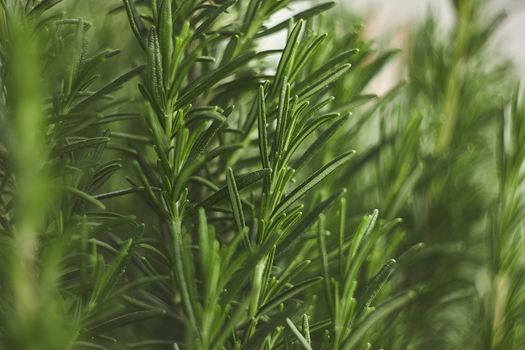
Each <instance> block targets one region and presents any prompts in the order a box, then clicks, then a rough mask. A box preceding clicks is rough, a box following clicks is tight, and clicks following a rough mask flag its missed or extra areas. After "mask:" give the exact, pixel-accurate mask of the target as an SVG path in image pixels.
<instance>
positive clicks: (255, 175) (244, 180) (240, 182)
mask: <svg viewBox="0 0 525 350" xmlns="http://www.w3.org/2000/svg"><path fill="white" fill-rule="evenodd" d="M269 172H270V170H269V169H262V170H257V171H254V172H252V173H249V174H245V175H240V176H238V177H236V178H235V183H236V184H237V189H238V190H239V191H240V190H242V189H243V188H245V187H248V186H249V185H251V184H253V183H255V182H257V181H259V180H261V179H262V178H264V177H265V176H268V174H269ZM226 198H228V186H224V187H222V188H221V189H220V190H218V191H217V192H215V193H214V194H212V195H211V196H209V197H208V198H206V199H205V200H203V201H202V202H200V203H198V204H196V205H195V206H194V207H192V208H190V209H189V210H188V211H187V212H186V213H185V214H186V215H190V214H192V213H193V212H194V211H195V210H196V209H198V208H208V207H211V206H213V205H215V204H217V203H218V202H220V201H222V200H224V199H226Z"/></svg>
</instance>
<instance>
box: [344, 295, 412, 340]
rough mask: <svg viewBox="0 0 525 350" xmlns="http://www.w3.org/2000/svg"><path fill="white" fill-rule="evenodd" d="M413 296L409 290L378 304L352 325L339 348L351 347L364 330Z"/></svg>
mask: <svg viewBox="0 0 525 350" xmlns="http://www.w3.org/2000/svg"><path fill="white" fill-rule="evenodd" d="M415 296H416V293H415V292H413V291H409V292H406V293H403V294H401V295H398V296H396V297H393V298H392V299H390V300H388V301H386V302H385V303H383V304H381V305H380V306H378V307H377V309H375V310H374V311H373V312H371V313H370V314H369V315H368V316H367V317H366V318H365V319H364V320H363V321H362V322H360V323H358V324H357V325H356V326H355V327H354V329H353V330H352V332H351V333H350V335H348V336H347V338H346V339H345V340H344V341H343V343H342V345H341V349H343V350H350V349H353V348H354V346H355V345H356V344H357V343H358V342H359V341H361V340H362V338H363V336H364V334H365V333H366V331H368V330H369V329H370V328H371V327H372V326H373V325H374V324H375V323H376V322H377V321H379V320H380V319H382V318H383V317H385V316H386V315H388V314H390V313H392V312H393V311H395V310H397V309H399V308H400V307H402V306H403V305H405V304H407V303H408V302H410V301H411V300H412V299H414V298H415Z"/></svg>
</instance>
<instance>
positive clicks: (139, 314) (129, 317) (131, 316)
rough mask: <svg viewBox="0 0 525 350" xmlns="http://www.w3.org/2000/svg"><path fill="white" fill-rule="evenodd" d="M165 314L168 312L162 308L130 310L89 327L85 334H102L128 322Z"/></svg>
mask: <svg viewBox="0 0 525 350" xmlns="http://www.w3.org/2000/svg"><path fill="white" fill-rule="evenodd" d="M165 314H166V311H164V310H161V309H155V310H143V311H135V312H130V313H127V314H124V315H121V316H118V317H115V318H113V319H109V320H107V321H104V322H102V323H100V324H98V325H96V326H94V327H92V328H89V329H87V330H86V331H85V334H87V335H96V334H101V333H105V332H108V331H111V330H113V329H115V328H119V327H123V326H126V325H128V324H132V323H137V322H142V321H145V320H148V319H151V318H155V317H159V316H163V315H165Z"/></svg>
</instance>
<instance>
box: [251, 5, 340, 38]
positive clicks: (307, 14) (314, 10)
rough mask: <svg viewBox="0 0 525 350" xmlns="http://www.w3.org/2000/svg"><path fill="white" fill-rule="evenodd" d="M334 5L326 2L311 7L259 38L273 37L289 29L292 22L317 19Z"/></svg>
mask: <svg viewBox="0 0 525 350" xmlns="http://www.w3.org/2000/svg"><path fill="white" fill-rule="evenodd" d="M334 5H335V2H334V1H330V2H325V3H323V4H320V5H317V6H314V7H311V8H309V9H307V10H304V11H301V12H299V13H297V14H295V15H293V16H292V17H291V18H289V19H287V20H284V21H282V22H280V23H279V24H276V25H274V26H273V27H271V28H268V29H265V30H263V31H262V32H260V33H258V34H257V37H263V36H267V35H271V34H274V33H276V32H278V31H280V30H283V29H285V28H287V27H288V26H289V24H290V22H292V21H293V22H297V21H299V20H307V19H309V18H311V17H315V16H317V15H319V14H320V13H323V12H325V11H327V10H329V9H331V8H332V7H334Z"/></svg>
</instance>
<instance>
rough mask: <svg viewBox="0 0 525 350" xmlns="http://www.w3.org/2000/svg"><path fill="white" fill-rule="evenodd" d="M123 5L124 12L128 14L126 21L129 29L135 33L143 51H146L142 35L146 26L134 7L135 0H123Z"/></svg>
mask: <svg viewBox="0 0 525 350" xmlns="http://www.w3.org/2000/svg"><path fill="white" fill-rule="evenodd" d="M123 1H124V6H125V7H126V14H127V15H128V21H129V25H130V26H131V30H132V31H133V34H135V37H136V38H137V41H138V42H139V44H140V47H142V49H143V50H144V52H147V46H146V43H145V40H144V37H143V36H144V35H145V34H146V32H147V30H146V26H145V25H144V22H143V21H142V18H141V17H140V14H139V13H138V12H137V9H136V7H135V1H134V0H123Z"/></svg>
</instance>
